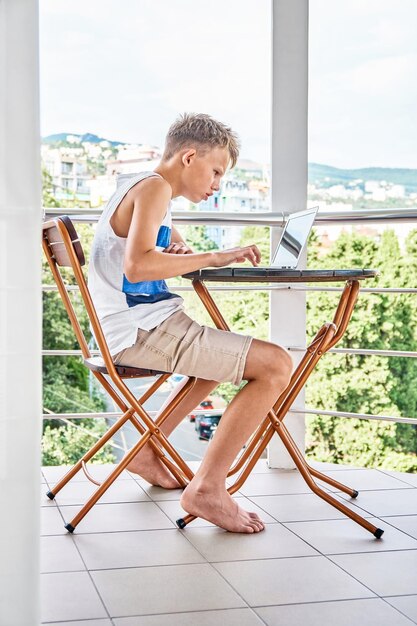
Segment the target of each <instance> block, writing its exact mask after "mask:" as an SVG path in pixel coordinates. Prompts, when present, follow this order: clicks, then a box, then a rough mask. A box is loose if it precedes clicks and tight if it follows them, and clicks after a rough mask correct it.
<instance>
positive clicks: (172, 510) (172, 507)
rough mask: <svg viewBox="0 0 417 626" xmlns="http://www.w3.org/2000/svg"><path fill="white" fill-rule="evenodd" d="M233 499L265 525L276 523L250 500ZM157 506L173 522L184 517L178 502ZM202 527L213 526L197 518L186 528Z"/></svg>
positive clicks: (163, 503) (160, 503) (237, 497)
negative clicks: (255, 514)
mask: <svg viewBox="0 0 417 626" xmlns="http://www.w3.org/2000/svg"><path fill="white" fill-rule="evenodd" d="M233 499H234V500H236V502H237V503H238V504H239V506H241V507H243V508H244V509H246V510H247V511H252V512H253V513H257V514H258V515H259V517H260V518H261V519H262V521H264V522H265V524H274V523H275V522H276V520H275V519H274V518H273V517H271V516H270V515H268V514H267V513H265V511H263V510H262V509H260V508H259V507H258V506H256V504H253V502H252V500H249V499H248V498H244V497H243V496H233ZM158 506H159V507H160V508H161V509H162V510H163V511H164V513H166V515H168V517H169V518H170V519H171V520H172V521H173V522H176V520H177V519H179V518H180V517H184V516H185V515H186V513H185V511H183V509H182V508H181V505H180V503H179V502H173V501H167V500H165V501H163V502H158ZM203 526H213V524H211V523H210V522H207V521H206V520H203V519H201V518H198V519H196V520H194V521H193V522H192V523H191V524H190V525H189V526H188V527H187V528H200V527H203Z"/></svg>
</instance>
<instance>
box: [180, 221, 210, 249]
mask: <svg viewBox="0 0 417 626" xmlns="http://www.w3.org/2000/svg"><path fill="white" fill-rule="evenodd" d="M185 241H186V242H187V244H188V245H189V246H190V248H191V249H192V250H193V251H194V252H209V251H210V250H216V248H217V246H216V244H215V243H214V241H213V240H212V239H210V237H208V235H207V229H206V227H205V226H187V228H186V229H185Z"/></svg>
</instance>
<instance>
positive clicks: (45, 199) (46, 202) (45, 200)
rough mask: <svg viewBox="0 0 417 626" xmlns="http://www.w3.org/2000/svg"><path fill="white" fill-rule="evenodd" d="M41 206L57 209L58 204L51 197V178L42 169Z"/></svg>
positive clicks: (52, 196) (46, 171)
mask: <svg viewBox="0 0 417 626" xmlns="http://www.w3.org/2000/svg"><path fill="white" fill-rule="evenodd" d="M42 204H43V206H44V207H59V202H58V200H57V199H56V198H55V197H54V195H53V185H52V176H51V175H50V174H49V172H48V170H46V169H45V168H44V167H43V168H42Z"/></svg>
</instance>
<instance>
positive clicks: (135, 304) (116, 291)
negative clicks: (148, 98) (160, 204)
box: [88, 172, 183, 355]
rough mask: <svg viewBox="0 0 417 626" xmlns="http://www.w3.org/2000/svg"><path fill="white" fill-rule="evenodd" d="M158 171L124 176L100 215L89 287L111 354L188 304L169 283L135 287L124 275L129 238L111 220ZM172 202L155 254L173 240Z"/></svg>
mask: <svg viewBox="0 0 417 626" xmlns="http://www.w3.org/2000/svg"><path fill="white" fill-rule="evenodd" d="M149 176H159V174H157V173H156V172H141V173H140V174H129V175H123V176H120V177H119V178H118V181H117V185H118V186H117V189H116V191H115V193H114V194H113V195H112V197H111V198H110V200H109V201H108V203H107V205H106V207H105V208H104V210H103V213H102V214H101V217H100V219H99V221H98V224H97V229H96V232H95V235H94V241H93V245H92V248H91V255H90V263H89V269H88V286H89V289H90V293H91V297H92V299H93V302H94V305H95V307H96V311H97V315H98V317H99V320H100V323H101V326H102V328H103V332H104V336H105V337H106V341H107V344H108V346H109V350H110V353H111V354H113V355H114V354H116V353H117V352H120V350H123V349H124V348H129V347H130V346H132V345H133V344H134V343H135V341H136V336H137V331H138V328H142V329H144V330H151V329H152V328H155V327H156V326H159V324H161V323H162V322H163V321H164V320H166V319H167V317H169V316H170V315H172V314H173V313H175V311H178V310H179V309H182V308H183V299H182V298H181V297H180V296H178V295H176V294H175V293H171V292H170V291H169V290H168V287H167V284H166V283H165V281H164V280H152V281H143V282H138V283H131V282H129V281H128V280H127V278H126V276H125V275H124V273H123V262H124V256H125V248H126V238H125V237H119V236H118V235H116V234H115V232H114V231H113V228H112V227H111V225H110V220H111V217H112V215H113V213H114V212H115V210H116V209H117V207H118V206H119V204H120V203H121V201H122V200H123V198H124V197H125V195H126V194H127V192H128V191H129V190H130V189H131V188H132V187H133V186H134V185H136V184H137V183H138V182H140V181H141V180H143V179H144V178H148V177H149ZM171 225H172V220H171V203H170V204H169V206H168V209H167V212H166V214H165V217H164V219H163V221H162V223H161V225H160V228H159V231H158V235H157V239H156V244H155V250H159V251H161V250H163V249H164V248H166V247H167V246H168V245H169V243H170V241H171Z"/></svg>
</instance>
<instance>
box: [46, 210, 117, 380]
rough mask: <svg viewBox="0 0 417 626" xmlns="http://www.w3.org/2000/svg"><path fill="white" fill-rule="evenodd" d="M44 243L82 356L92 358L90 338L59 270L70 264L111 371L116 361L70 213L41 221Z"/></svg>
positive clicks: (105, 360) (92, 326) (47, 257)
mask: <svg viewBox="0 0 417 626" xmlns="http://www.w3.org/2000/svg"><path fill="white" fill-rule="evenodd" d="M42 246H43V250H44V252H45V256H46V259H47V261H48V264H49V267H50V268H51V272H52V274H53V277H54V279H55V282H56V284H57V287H58V291H59V293H60V295H61V298H62V301H63V303H64V306H65V309H66V311H67V313H68V316H69V318H70V321H71V325H72V327H73V329H74V332H75V335H76V337H77V341H78V343H79V345H80V348H81V352H82V354H83V357H84V358H85V359H88V358H90V357H91V353H90V350H89V347H88V341H87V340H86V337H85V335H84V332H83V330H82V327H81V325H80V323H79V321H78V317H77V314H76V312H75V309H74V307H73V304H72V302H71V299H70V297H69V295H68V291H67V289H66V286H65V282H64V280H63V277H62V274H61V271H60V268H61V267H68V268H71V269H72V271H73V274H74V277H75V280H76V283H77V285H78V288H79V290H80V294H81V297H82V299H83V302H84V306H85V310H86V312H87V315H88V318H89V321H90V324H91V328H92V330H93V333H94V336H95V338H96V341H97V344H98V348H99V350H100V352H101V356H102V357H103V359H104V362H105V364H106V367H107V370H108V371H109V373H110V372H111V371H113V369H114V365H113V361H112V358H111V355H110V351H109V348H108V346H107V343H106V340H105V338H104V334H103V331H102V329H101V325H100V322H99V319H98V316H97V312H96V310H95V307H94V304H93V301H92V299H91V295H90V292H89V290H88V286H87V282H86V280H85V277H84V273H83V270H82V266H83V265H85V256H84V252H83V249H82V245H81V242H80V239H79V237H78V235H77V231H76V230H75V228H74V225H73V223H72V221H71V219H70V218H69V217H68V216H67V215H63V216H61V217H56V218H53V219H51V220H48V221H46V222H44V223H43V224H42Z"/></svg>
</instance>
